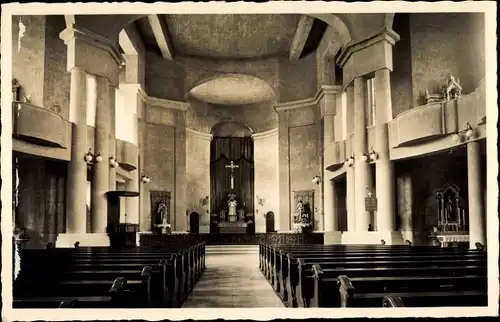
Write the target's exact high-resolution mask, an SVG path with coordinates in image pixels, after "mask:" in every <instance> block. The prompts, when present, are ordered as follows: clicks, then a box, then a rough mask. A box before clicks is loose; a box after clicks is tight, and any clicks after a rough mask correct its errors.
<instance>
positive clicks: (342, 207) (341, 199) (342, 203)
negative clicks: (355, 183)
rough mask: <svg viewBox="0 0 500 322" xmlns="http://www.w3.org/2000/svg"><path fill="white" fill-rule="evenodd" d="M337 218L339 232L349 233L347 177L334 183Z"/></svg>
mask: <svg viewBox="0 0 500 322" xmlns="http://www.w3.org/2000/svg"><path fill="white" fill-rule="evenodd" d="M334 185H335V195H336V196H335V197H336V200H335V204H336V209H335V212H336V216H337V224H338V226H337V227H338V230H339V231H347V200H346V199H347V180H346V178H345V176H343V177H342V178H340V179H338V180H335V181H334Z"/></svg>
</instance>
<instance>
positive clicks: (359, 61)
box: [337, 27, 400, 87]
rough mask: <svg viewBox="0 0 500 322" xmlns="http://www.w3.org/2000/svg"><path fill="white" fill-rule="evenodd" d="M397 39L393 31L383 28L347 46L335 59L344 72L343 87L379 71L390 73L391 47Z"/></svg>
mask: <svg viewBox="0 0 500 322" xmlns="http://www.w3.org/2000/svg"><path fill="white" fill-rule="evenodd" d="M399 39H400V37H399V35H398V34H397V33H396V32H395V31H394V30H392V29H390V28H389V27H384V28H382V30H380V31H378V32H377V33H375V34H373V35H372V36H370V37H368V38H365V39H363V40H361V41H358V42H353V43H350V44H348V45H347V46H346V47H345V48H344V49H343V50H342V52H341V54H340V56H339V57H338V59H337V64H338V65H340V66H341V67H342V68H343V70H344V77H343V86H344V87H345V86H347V85H348V84H349V83H351V82H352V81H353V79H354V78H356V77H360V76H365V75H368V74H371V73H373V72H375V71H377V70H379V69H383V68H387V69H388V70H390V71H392V69H393V66H392V46H393V45H394V44H395V43H396V42H397V41H398V40H399Z"/></svg>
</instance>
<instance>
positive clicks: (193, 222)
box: [189, 212, 200, 234]
mask: <svg viewBox="0 0 500 322" xmlns="http://www.w3.org/2000/svg"><path fill="white" fill-rule="evenodd" d="M189 232H190V233H191V234H199V233H200V215H199V214H198V213H197V212H192V213H191V214H190V215H189Z"/></svg>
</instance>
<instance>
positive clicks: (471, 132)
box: [465, 122, 475, 139]
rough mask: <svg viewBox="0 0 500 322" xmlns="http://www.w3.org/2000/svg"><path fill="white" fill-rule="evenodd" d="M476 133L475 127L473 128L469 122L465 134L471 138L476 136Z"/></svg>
mask: <svg viewBox="0 0 500 322" xmlns="http://www.w3.org/2000/svg"><path fill="white" fill-rule="evenodd" d="M474 134H475V131H474V129H473V128H472V126H471V125H470V123H469V122H467V127H466V131H465V136H466V137H467V138H468V139H471V138H473V137H474Z"/></svg>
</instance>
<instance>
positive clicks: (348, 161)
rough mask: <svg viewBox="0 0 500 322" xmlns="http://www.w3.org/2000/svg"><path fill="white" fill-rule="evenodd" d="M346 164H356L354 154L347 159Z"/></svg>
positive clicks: (350, 165)
mask: <svg viewBox="0 0 500 322" xmlns="http://www.w3.org/2000/svg"><path fill="white" fill-rule="evenodd" d="M345 165H346V166H348V167H352V166H353V165H354V156H353V155H351V156H350V157H348V158H347V159H346V160H345Z"/></svg>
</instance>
